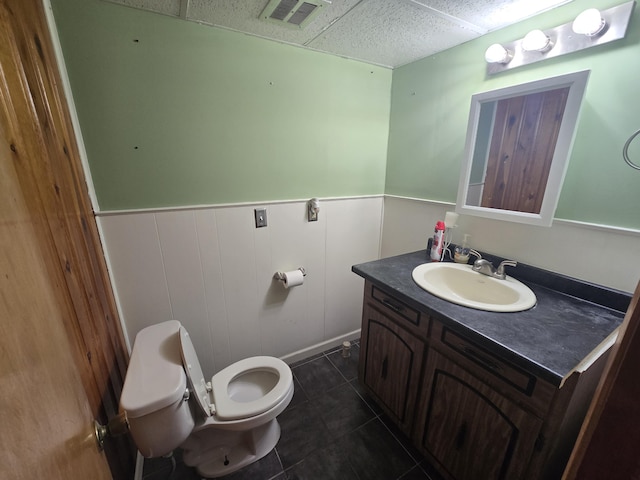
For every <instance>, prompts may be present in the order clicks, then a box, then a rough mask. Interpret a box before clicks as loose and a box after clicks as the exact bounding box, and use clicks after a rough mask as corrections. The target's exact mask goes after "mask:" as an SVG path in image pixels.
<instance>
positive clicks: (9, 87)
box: [0, 0, 134, 479]
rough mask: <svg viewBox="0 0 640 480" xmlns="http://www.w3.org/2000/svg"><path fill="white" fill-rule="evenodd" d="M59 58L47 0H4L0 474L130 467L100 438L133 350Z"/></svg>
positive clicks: (126, 453) (51, 474)
mask: <svg viewBox="0 0 640 480" xmlns="http://www.w3.org/2000/svg"><path fill="white" fill-rule="evenodd" d="M55 65H56V63H55V60H54V55H53V50H52V47H51V41H50V37H49V33H48V29H47V26H46V21H45V15H44V11H43V7H42V5H41V4H40V0H0V187H1V191H0V285H1V290H0V348H1V350H0V354H1V357H2V359H1V362H0V392H1V393H0V398H1V405H2V408H0V422H1V423H0V424H1V425H2V429H1V433H0V449H1V450H2V452H3V461H2V462H0V478H11V479H22V478H24V479H27V478H28V479H31V478H51V479H87V478H91V479H101V478H112V477H113V478H118V479H119V478H122V479H124V478H131V476H132V473H133V464H134V455H133V454H134V449H133V448H132V447H131V443H130V440H129V439H128V438H127V437H126V436H125V437H122V438H121V439H120V440H119V441H114V442H108V443H107V446H108V450H107V454H108V457H109V459H110V461H109V464H107V461H106V459H105V456H104V454H102V453H100V452H99V451H98V449H97V445H96V443H95V440H94V438H93V432H92V423H93V420H94V418H95V419H98V420H100V421H101V422H105V421H106V420H107V418H110V417H112V416H114V415H115V414H116V413H117V409H118V399H119V396H120V390H121V386H122V381H123V378H124V373H125V371H126V363H127V353H126V349H125V347H124V342H123V337H122V332H121V330H120V326H119V325H120V324H119V320H118V318H117V314H116V309H115V304H114V301H113V296H112V291H111V288H110V284H109V281H108V276H107V274H106V267H105V263H104V257H103V255H102V250H101V247H100V242H99V237H98V234H97V229H96V224H95V219H94V217H93V212H92V209H91V205H90V202H89V199H88V194H87V187H86V183H85V181H84V176H83V173H82V168H81V166H80V161H79V155H78V150H77V146H76V144H75V142H74V138H75V137H74V134H73V129H72V126H71V122H70V118H69V113H68V111H67V109H66V103H65V101H64V96H63V93H62V91H61V87H60V85H61V81H60V77H59V74H58V71H57V70H56V68H55ZM109 467H110V468H109ZM110 470H111V473H110Z"/></svg>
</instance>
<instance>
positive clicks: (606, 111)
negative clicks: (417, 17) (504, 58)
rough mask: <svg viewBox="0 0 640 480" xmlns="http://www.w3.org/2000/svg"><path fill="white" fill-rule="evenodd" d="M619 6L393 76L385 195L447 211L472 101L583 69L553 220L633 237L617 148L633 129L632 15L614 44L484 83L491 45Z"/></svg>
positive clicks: (628, 178) (627, 180)
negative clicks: (440, 205) (624, 230)
mask: <svg viewBox="0 0 640 480" xmlns="http://www.w3.org/2000/svg"><path fill="white" fill-rule="evenodd" d="M620 3H623V2H621V1H605V0H575V1H574V2H572V3H570V4H568V5H566V6H563V7H560V8H558V9H556V10H553V11H550V12H547V13H545V14H542V15H539V16H537V17H535V18H532V19H529V20H526V21H524V22H521V23H520V24H517V25H513V26H511V27H508V28H505V29H502V30H499V31H496V32H493V33H490V34H488V35H486V36H484V37H482V38H480V39H478V40H474V41H472V42H468V43H466V44H463V45H461V46H459V47H456V48H453V49H450V50H448V51H446V52H442V53H440V54H437V55H434V56H432V57H429V58H425V59H423V60H420V61H417V62H414V63H411V64H409V65H406V66H404V67H401V68H398V69H395V70H394V71H393V84H392V92H391V121H390V133H389V151H388V158H387V176H386V188H385V193H387V194H393V195H402V196H409V197H416V198H424V199H431V200H441V201H449V202H455V201H456V193H457V188H458V176H459V171H460V165H461V161H462V159H463V155H464V144H465V137H466V128H467V121H468V115H469V107H470V99H471V95H473V94H474V93H478V92H483V91H487V90H493V89H496V88H500V87H503V86H507V85H513V84H516V83H522V82H527V81H531V80H537V79H540V78H545V77H550V76H554V75H559V74H563V73H569V72H574V71H579V70H585V69H590V70H591V74H590V77H589V81H588V84H587V91H586V94H585V100H584V103H583V107H582V112H581V116H580V119H579V124H578V130H577V135H576V139H575V143H574V148H573V153H572V155H571V160H570V163H569V168H568V170H567V175H566V178H565V182H564V186H563V189H562V193H561V196H560V201H559V204H558V210H557V212H556V218H564V219H571V220H578V221H584V222H590V223H597V224H604V225H614V226H620V227H629V228H640V213H638V207H639V206H640V171H636V170H633V169H632V168H630V167H629V166H627V165H626V164H625V163H624V161H623V159H622V147H623V145H624V143H625V141H626V140H627V138H629V136H630V135H631V134H632V133H633V132H635V131H636V130H637V129H639V128H640V108H639V105H640V9H638V8H636V9H635V11H634V14H633V17H632V19H631V23H630V26H629V30H628V32H627V36H626V38H625V39H623V40H620V41H617V42H613V43H610V44H607V45H602V46H599V47H594V48H591V49H587V50H584V51H582V52H578V53H574V54H568V55H564V56H561V57H557V58H555V59H549V60H545V61H542V62H538V63H535V64H531V65H528V66H526V67H520V68H516V69H513V70H509V71H506V72H503V73H500V74H497V75H493V76H491V77H488V76H487V75H486V65H485V62H484V51H485V50H486V48H487V47H488V46H489V45H490V44H492V43H495V42H504V43H506V42H510V41H513V40H515V39H518V38H522V37H523V36H524V35H525V34H526V33H527V32H528V31H530V30H532V29H534V28H542V29H546V28H551V27H554V26H556V25H560V24H563V23H567V22H570V21H572V20H573V18H575V16H576V15H577V14H578V13H580V12H581V11H583V10H585V9H587V8H590V7H597V8H600V9H602V10H604V9H606V8H609V7H612V6H615V5H618V4H620ZM639 143H640V140H639ZM635 147H637V148H635V149H634V150H632V152H631V153H634V154H635V159H636V161H637V162H640V146H638V145H636V146H635Z"/></svg>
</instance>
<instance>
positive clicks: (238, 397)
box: [120, 320, 293, 478]
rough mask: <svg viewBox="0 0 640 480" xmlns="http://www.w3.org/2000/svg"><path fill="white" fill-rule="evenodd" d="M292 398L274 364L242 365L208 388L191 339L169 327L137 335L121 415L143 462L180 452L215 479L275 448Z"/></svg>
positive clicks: (283, 369)
mask: <svg viewBox="0 0 640 480" xmlns="http://www.w3.org/2000/svg"><path fill="white" fill-rule="evenodd" d="M292 397H293V376H292V374H291V369H290V368H289V366H288V365H287V364H286V363H284V362H283V361H282V360H279V359H277V358H274V357H266V356H260V357H251V358H247V359H244V360H240V361H239V362H236V363H234V364H233V365H230V366H228V367H226V368H224V369H223V370H221V371H220V372H218V373H217V374H215V375H214V376H213V378H212V379H211V382H210V383H208V382H206V381H205V379H204V375H203V374H202V369H201V367H200V363H199V362H198V358H197V356H196V352H195V349H194V348H193V343H192V342H191V339H190V338H189V334H188V333H187V331H186V330H185V328H184V327H182V326H181V325H180V322H178V321H176V320H170V321H167V322H163V323H159V324H157V325H152V326H150V327H147V328H145V329H143V330H141V331H140V332H138V334H137V335H136V339H135V342H134V345H133V351H132V352H131V359H130V361H129V368H128V370H127V376H126V378H125V382H124V386H123V388H122V396H121V398H120V409H121V410H124V411H125V412H126V413H127V418H128V420H129V428H130V432H131V435H132V437H133V440H134V442H135V444H136V446H137V447H138V450H139V451H140V453H141V454H142V455H143V456H145V457H159V456H162V455H166V454H168V453H170V452H171V451H173V450H174V449H175V448H177V447H181V448H182V449H184V455H183V460H184V462H185V464H187V465H189V466H192V467H196V469H197V471H198V473H199V474H200V475H202V476H204V477H209V478H216V477H220V476H223V475H226V474H228V473H231V472H234V471H236V470H238V469H240V468H242V467H244V466H246V465H248V464H250V463H252V462H255V461H256V460H259V459H260V458H262V457H264V456H265V455H266V454H267V453H269V452H270V451H271V450H272V449H273V447H275V445H276V443H277V442H278V440H279V438H280V425H278V422H277V420H276V416H277V415H279V414H280V413H281V412H282V411H283V410H284V409H285V408H286V406H287V405H288V404H289V402H290V401H291V398H292Z"/></svg>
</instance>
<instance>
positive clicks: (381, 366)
mask: <svg viewBox="0 0 640 480" xmlns="http://www.w3.org/2000/svg"><path fill="white" fill-rule="evenodd" d="M364 315H365V317H364V320H365V322H364V323H365V324H366V325H365V329H366V332H364V334H365V336H366V338H364V340H365V342H366V352H365V354H364V356H363V357H361V361H362V362H364V365H363V368H361V372H362V380H363V382H364V384H365V386H366V387H368V388H369V390H370V392H371V393H372V394H373V395H374V396H375V397H376V399H377V400H378V401H379V402H380V404H381V405H382V407H383V408H384V409H385V411H386V413H387V414H389V415H391V416H392V417H393V419H394V420H395V421H396V422H397V424H398V425H399V426H400V427H401V428H402V430H404V431H405V432H406V433H410V430H411V426H412V424H413V412H414V406H415V398H416V393H417V390H418V382H419V380H420V367H421V365H422V357H423V352H424V344H423V342H422V341H421V340H418V339H416V338H415V337H414V336H413V334H411V333H409V332H407V331H406V330H404V329H403V328H401V327H399V326H397V325H396V324H395V323H393V322H392V321H391V320H389V319H388V318H386V317H385V316H384V315H382V314H381V313H380V312H378V311H377V310H375V309H373V308H370V307H366V308H365V312H364Z"/></svg>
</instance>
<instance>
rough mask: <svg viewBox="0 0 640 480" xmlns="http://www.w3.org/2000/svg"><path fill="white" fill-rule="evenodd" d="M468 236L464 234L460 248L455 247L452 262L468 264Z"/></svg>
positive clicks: (458, 246)
mask: <svg viewBox="0 0 640 480" xmlns="http://www.w3.org/2000/svg"><path fill="white" fill-rule="evenodd" d="M470 236H471V235H469V234H468V233H465V234H464V240H463V241H462V246H460V245H457V246H456V249H455V250H454V253H453V260H454V261H455V262H456V263H469V237H470Z"/></svg>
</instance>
